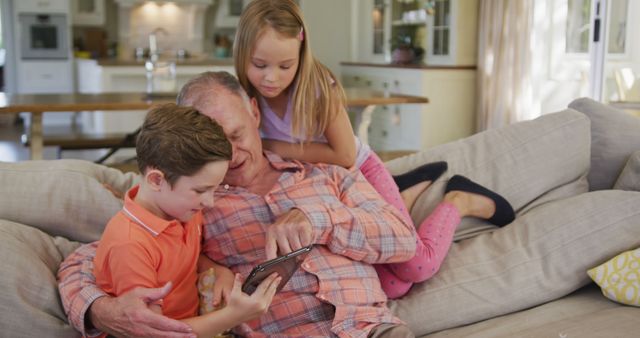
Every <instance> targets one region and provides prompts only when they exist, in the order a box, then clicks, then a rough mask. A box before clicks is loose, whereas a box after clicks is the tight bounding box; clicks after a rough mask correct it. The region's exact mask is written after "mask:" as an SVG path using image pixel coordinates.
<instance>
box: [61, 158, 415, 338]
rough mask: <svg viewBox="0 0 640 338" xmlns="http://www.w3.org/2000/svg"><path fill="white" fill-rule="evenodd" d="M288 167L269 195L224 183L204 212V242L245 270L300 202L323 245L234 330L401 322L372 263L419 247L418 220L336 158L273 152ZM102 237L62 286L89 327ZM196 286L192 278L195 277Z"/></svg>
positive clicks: (78, 320) (342, 331) (360, 328)
mask: <svg viewBox="0 0 640 338" xmlns="http://www.w3.org/2000/svg"><path fill="white" fill-rule="evenodd" d="M267 158H268V160H269V162H270V163H271V165H272V166H273V167H274V168H275V169H277V170H279V171H281V172H282V175H281V176H280V178H279V180H278V182H277V183H276V184H275V185H274V187H273V188H272V189H271V190H270V191H269V192H268V193H267V194H265V195H264V196H259V195H255V194H253V193H251V192H250V191H248V190H247V189H244V188H241V187H228V188H227V189H225V187H221V188H220V189H219V190H218V191H217V192H216V193H217V195H216V201H215V206H214V207H213V208H212V209H210V210H206V211H205V213H204V214H205V215H204V238H205V243H204V245H203V251H204V252H205V253H206V254H207V255H208V256H209V257H210V258H211V259H213V260H214V261H217V262H219V263H221V264H223V265H226V266H228V267H229V268H231V270H232V271H234V272H237V273H240V274H241V275H242V276H243V277H246V276H247V275H248V274H249V272H250V271H251V269H252V268H253V266H255V265H257V264H258V263H261V262H263V261H264V260H265V259H266V256H265V251H264V244H265V230H266V229H267V227H268V226H269V225H271V224H273V223H274V222H275V221H276V220H277V219H278V218H279V217H280V216H282V215H284V214H285V213H287V212H288V211H289V210H291V209H292V208H297V209H299V210H300V211H302V212H304V213H305V215H307V217H308V219H309V220H310V221H311V223H312V226H313V231H314V236H315V243H316V244H317V245H316V246H315V247H314V249H313V250H312V251H311V253H310V254H309V255H308V256H307V258H306V259H305V261H304V263H303V264H302V267H301V269H300V270H298V271H297V272H296V273H295V274H294V276H293V277H292V278H291V280H290V281H289V282H288V283H287V285H286V286H285V287H284V288H283V290H282V291H281V292H279V293H278V294H276V296H275V297H274V299H273V302H272V303H271V306H270V307H269V311H268V312H267V313H266V314H265V315H263V316H262V317H260V318H259V319H256V320H253V321H250V322H247V323H245V324H242V325H240V326H239V327H237V328H236V329H235V332H236V333H238V334H240V335H242V336H249V337H266V336H269V337H310V336H318V337H327V336H340V337H366V336H367V335H368V334H369V332H370V331H371V329H373V328H374V327H375V326H377V325H379V324H381V323H402V321H400V320H399V319H398V318H396V317H394V316H393V315H392V314H391V311H390V310H389V309H388V308H387V307H386V300H387V298H386V295H385V294H384V292H383V291H382V289H381V287H380V282H379V280H378V276H377V274H376V272H375V270H374V269H373V267H372V266H371V264H379V263H392V262H400V261H406V260H408V259H410V258H412V257H413V256H414V254H415V246H416V232H415V228H414V227H413V225H411V224H409V223H407V222H406V221H405V220H404V217H403V216H402V215H401V214H400V212H398V211H397V210H396V209H395V208H394V207H393V206H391V205H389V204H387V203H386V202H384V201H383V200H382V198H381V197H380V196H379V195H378V193H377V192H376V191H375V190H374V189H373V187H371V185H369V183H368V182H367V181H366V180H365V179H364V177H363V176H362V174H361V173H360V171H357V170H356V171H348V170H346V169H344V168H342V167H338V166H333V165H323V164H320V165H316V164H306V163H300V162H296V161H283V160H282V159H281V158H280V157H278V156H277V155H275V154H273V153H267ZM94 251H95V246H91V245H88V246H84V247H81V248H80V249H79V250H78V251H76V252H75V253H74V254H73V255H71V256H69V258H67V259H66V260H65V262H64V263H63V265H62V266H61V268H60V271H59V276H58V277H59V280H60V285H59V289H60V294H61V297H62V301H63V305H64V307H65V310H66V312H67V315H68V316H69V319H70V321H71V323H72V324H73V325H74V326H75V327H76V328H77V329H78V330H81V331H82V332H83V333H89V332H85V331H84V316H85V313H86V310H87V308H88V306H89V305H90V304H91V302H92V301H93V300H95V299H97V298H98V297H100V296H102V295H104V293H102V292H101V291H100V290H98V289H96V287H95V285H92V275H91V268H92V267H91V264H89V263H90V262H87V259H88V258H87V257H89V256H93V254H94V253H93V252H94ZM194 287H195V286H194Z"/></svg>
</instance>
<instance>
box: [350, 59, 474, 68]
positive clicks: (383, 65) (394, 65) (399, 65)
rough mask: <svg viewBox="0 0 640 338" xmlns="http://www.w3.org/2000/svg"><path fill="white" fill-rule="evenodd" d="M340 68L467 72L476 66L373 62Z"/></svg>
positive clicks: (352, 63) (357, 63) (356, 63)
mask: <svg viewBox="0 0 640 338" xmlns="http://www.w3.org/2000/svg"><path fill="white" fill-rule="evenodd" d="M340 65H342V66H360V67H379V68H400V69H438V70H447V69H448V70H469V69H476V68H477V66H476V65H468V66H465V65H452V66H436V65H428V64H426V63H422V62H421V63H374V62H352V61H344V62H340Z"/></svg>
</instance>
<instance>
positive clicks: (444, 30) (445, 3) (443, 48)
mask: <svg viewBox="0 0 640 338" xmlns="http://www.w3.org/2000/svg"><path fill="white" fill-rule="evenodd" d="M434 7H435V16H434V18H433V46H432V48H433V55H449V36H450V31H451V23H450V18H451V2H450V1H449V0H435V6H434Z"/></svg>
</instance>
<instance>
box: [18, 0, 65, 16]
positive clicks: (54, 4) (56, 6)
mask: <svg viewBox="0 0 640 338" xmlns="http://www.w3.org/2000/svg"><path fill="white" fill-rule="evenodd" d="M13 5H14V11H15V12H16V13H48V14H52V13H63V14H66V13H68V10H69V6H68V5H67V0H20V1H14V2H13Z"/></svg>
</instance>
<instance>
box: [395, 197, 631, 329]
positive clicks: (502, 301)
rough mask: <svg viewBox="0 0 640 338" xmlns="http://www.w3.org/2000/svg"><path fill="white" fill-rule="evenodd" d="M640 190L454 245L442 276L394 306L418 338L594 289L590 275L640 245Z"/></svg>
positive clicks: (576, 202)
mask: <svg viewBox="0 0 640 338" xmlns="http://www.w3.org/2000/svg"><path fill="white" fill-rule="evenodd" d="M638 205H640V192H632V191H621V190H607V191H597V192H590V193H584V194H581V195H578V196H574V197H570V198H565V199H562V200H558V201H555V202H553V203H546V204H542V205H539V206H537V207H535V208H533V209H531V210H530V211H529V212H527V213H525V214H524V215H521V216H520V217H518V218H517V219H516V220H515V221H514V222H513V223H511V224H509V225H507V226H505V227H503V228H500V229H497V230H495V231H493V232H490V233H483V234H480V235H478V236H475V237H473V238H469V239H465V240H462V241H460V242H457V243H454V244H453V245H452V246H451V249H450V251H449V253H448V255H447V258H446V259H445V261H444V263H443V265H442V267H441V268H440V271H439V272H438V274H436V275H435V276H434V277H433V278H431V279H429V280H427V281H426V282H424V283H420V284H416V285H414V286H413V287H412V289H411V290H410V292H409V293H408V294H407V295H406V296H405V297H403V298H401V299H399V300H395V301H391V302H390V303H389V304H390V307H391V309H392V310H393V312H394V313H395V314H396V315H397V316H399V317H400V318H402V319H403V320H405V321H406V322H407V324H408V325H409V326H410V327H411V329H412V330H413V332H414V333H416V335H418V336H419V335H424V334H428V333H430V332H435V331H439V330H444V329H448V328H452V327H458V326H460V325H466V324H470V323H474V322H477V321H481V320H484V319H488V318H492V317H496V316H499V315H503V314H507V313H511V312H515V311H519V310H522V309H525V308H529V307H532V306H535V305H539V304H542V303H544V302H548V301H551V300H553V299H557V298H559V297H562V296H564V295H567V294H569V293H571V292H573V291H575V290H577V289H578V288H580V287H582V286H584V285H586V284H587V283H589V281H590V280H589V277H588V276H587V274H586V271H587V270H588V269H589V268H591V267H593V266H595V265H597V264H600V263H602V262H604V261H606V260H607V259H609V258H610V257H613V256H614V255H616V254H618V253H620V252H622V251H625V250H629V249H631V248H635V247H638V246H640V226H638V224H640V208H638Z"/></svg>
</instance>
